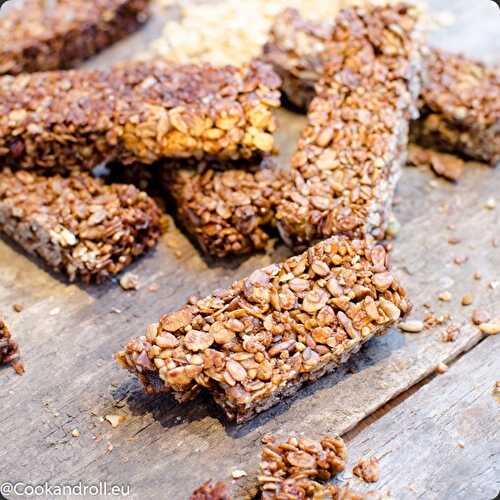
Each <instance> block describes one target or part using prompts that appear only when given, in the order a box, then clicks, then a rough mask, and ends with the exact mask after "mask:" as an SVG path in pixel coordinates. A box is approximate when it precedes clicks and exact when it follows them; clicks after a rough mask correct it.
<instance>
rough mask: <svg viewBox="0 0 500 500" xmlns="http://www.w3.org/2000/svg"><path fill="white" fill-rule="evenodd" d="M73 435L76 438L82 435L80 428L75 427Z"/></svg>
mask: <svg viewBox="0 0 500 500" xmlns="http://www.w3.org/2000/svg"><path fill="white" fill-rule="evenodd" d="M71 435H72V436H73V437H74V438H78V437H80V431H79V430H78V429H73V430H72V431H71Z"/></svg>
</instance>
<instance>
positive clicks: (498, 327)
mask: <svg viewBox="0 0 500 500" xmlns="http://www.w3.org/2000/svg"><path fill="white" fill-rule="evenodd" d="M479 329H480V330H481V332H483V333H485V334H486V335H497V334H498V333H500V321H499V320H493V321H489V322H488V323H481V324H480V325H479Z"/></svg>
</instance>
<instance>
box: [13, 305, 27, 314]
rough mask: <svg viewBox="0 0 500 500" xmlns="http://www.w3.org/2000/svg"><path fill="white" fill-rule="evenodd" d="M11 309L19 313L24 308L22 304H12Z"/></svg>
mask: <svg viewBox="0 0 500 500" xmlns="http://www.w3.org/2000/svg"><path fill="white" fill-rule="evenodd" d="M12 309H14V311H16V312H18V313H20V312H21V311H22V310H23V309H24V306H23V305H22V304H14V305H13V306H12Z"/></svg>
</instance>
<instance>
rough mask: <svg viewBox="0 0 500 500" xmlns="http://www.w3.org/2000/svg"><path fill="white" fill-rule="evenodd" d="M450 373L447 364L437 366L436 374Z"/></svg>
mask: <svg viewBox="0 0 500 500" xmlns="http://www.w3.org/2000/svg"><path fill="white" fill-rule="evenodd" d="M447 371H448V365H447V364H445V363H439V364H438V365H437V366H436V373H440V374H442V373H446V372H447Z"/></svg>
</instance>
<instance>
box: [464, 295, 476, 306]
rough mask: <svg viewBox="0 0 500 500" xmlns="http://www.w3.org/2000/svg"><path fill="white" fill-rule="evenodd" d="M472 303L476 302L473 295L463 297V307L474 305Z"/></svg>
mask: <svg viewBox="0 0 500 500" xmlns="http://www.w3.org/2000/svg"><path fill="white" fill-rule="evenodd" d="M472 302H474V298H473V297H472V294H470V293H466V294H465V295H464V296H463V297H462V305H463V306H470V305H471V304H472Z"/></svg>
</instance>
